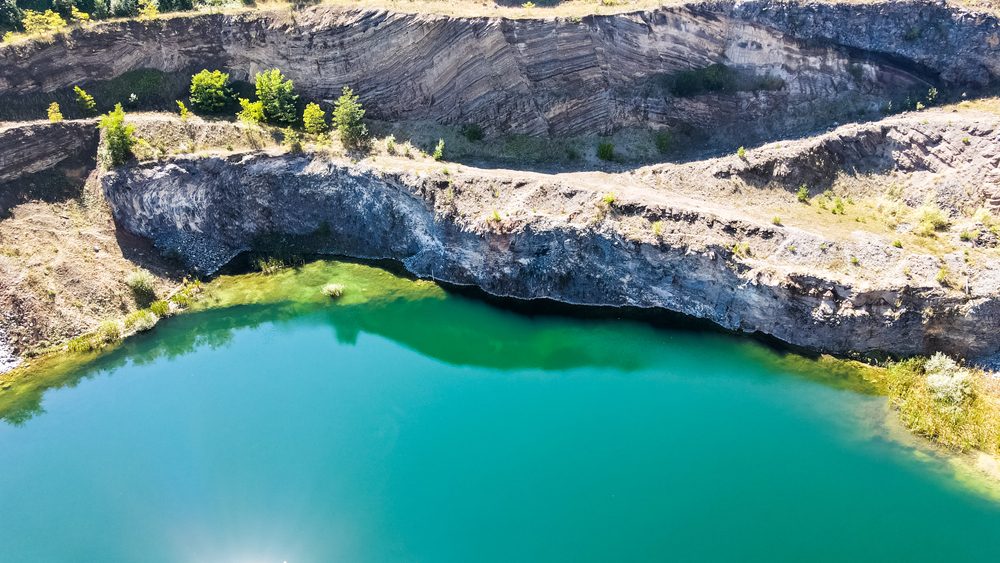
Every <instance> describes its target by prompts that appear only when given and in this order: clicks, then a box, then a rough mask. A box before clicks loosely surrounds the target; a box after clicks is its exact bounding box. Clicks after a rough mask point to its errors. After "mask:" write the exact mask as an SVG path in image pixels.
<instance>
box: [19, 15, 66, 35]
mask: <svg viewBox="0 0 1000 563" xmlns="http://www.w3.org/2000/svg"><path fill="white" fill-rule="evenodd" d="M21 25H22V26H23V27H24V32H25V33H27V34H28V35H40V34H43V33H50V32H53V31H59V30H60V29H62V28H64V27H66V20H64V19H62V16H60V15H59V14H57V13H55V12H53V11H52V10H45V11H44V12H36V11H34V10H25V11H24V19H22V20H21Z"/></svg>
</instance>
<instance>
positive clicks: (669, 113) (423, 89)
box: [0, 0, 1000, 140]
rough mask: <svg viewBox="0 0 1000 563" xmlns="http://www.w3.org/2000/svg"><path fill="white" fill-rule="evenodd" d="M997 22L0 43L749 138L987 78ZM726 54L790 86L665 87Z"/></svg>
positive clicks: (477, 27) (4, 76)
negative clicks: (274, 73) (677, 91)
mask: <svg viewBox="0 0 1000 563" xmlns="http://www.w3.org/2000/svg"><path fill="white" fill-rule="evenodd" d="M914 29H916V30H918V31H917V32H914V31H912V30H914ZM998 33H1000V28H998V23H997V19H996V17H994V16H988V15H982V14H972V13H969V12H967V11H964V10H963V9H960V8H956V7H948V6H944V5H942V4H936V3H926V2H890V3H881V2H880V3H874V4H854V3H851V4H847V5H836V4H834V5H830V4H826V3H820V4H799V3H782V2H774V1H773V0H767V1H754V2H736V3H733V2H728V1H723V2H705V3H700V4H690V5H686V6H682V7H664V8H661V9H658V10H653V11H648V12H637V13H631V14H622V15H613V16H589V17H585V18H583V19H582V20H580V21H570V20H565V19H544V20H543V19H539V20H506V19H495V18H494V19H491V18H450V17H446V16H431V15H413V14H394V13H387V12H383V11H346V12H345V11H340V10H338V9H335V8H330V7H315V8H311V9H307V10H303V11H296V12H295V13H294V15H290V14H289V13H287V12H255V13H243V14H236V15H226V14H211V15H200V16H194V17H178V18H169V19H161V20H155V21H123V22H113V23H108V24H102V25H98V26H95V27H93V28H91V29H78V30H74V31H73V32H71V33H70V34H68V36H66V37H64V38H57V39H56V40H55V41H54V42H51V43H42V42H37V43H31V44H26V45H10V46H0V95H3V94H6V95H10V94H11V93H32V92H50V91H53V90H56V89H60V88H67V87H69V86H70V85H73V84H77V83H82V82H85V81H89V80H97V79H110V78H114V77H116V76H120V75H121V74H123V73H125V72H127V71H129V70H135V69H139V68H155V69H160V70H163V71H168V72H189V71H190V70H192V69H195V68H198V69H200V68H203V67H209V68H212V67H215V66H218V67H222V68H226V69H228V70H230V71H231V72H232V74H233V75H234V77H235V78H240V79H245V78H248V77H249V76H252V74H253V73H255V72H257V71H260V70H263V69H267V68H271V67H278V68H281V69H282V70H283V71H284V72H285V73H286V74H287V75H288V76H289V77H291V78H292V79H294V80H295V83H296V86H297V88H298V89H299V90H300V91H301V92H302V93H303V94H304V95H306V96H308V97H311V98H316V99H326V100H330V99H332V98H334V97H336V95H337V94H338V93H339V91H340V88H341V87H342V86H344V85H352V86H353V87H354V88H355V89H356V90H357V91H358V92H359V93H360V94H361V96H362V98H363V100H364V101H365V103H366V104H367V106H368V108H369V111H370V116H372V117H379V118H384V119H389V120H398V119H407V120H419V119H432V120H437V121H440V122H444V123H452V124H460V123H466V122H475V123H480V124H482V125H484V126H486V127H487V128H491V129H498V130H509V131H514V132H521V133H531V134H554V135H562V134H571V133H581V132H604V131H609V130H612V129H615V128H618V127H621V126H627V125H635V124H643V125H645V124H654V125H657V124H659V125H665V126H679V125H683V126H688V127H693V128H695V129H696V130H698V131H702V132H708V133H711V134H714V135H716V136H723V135H724V136H729V137H736V138H738V139H740V140H743V139H752V138H754V137H774V136H780V135H788V134H791V133H795V132H802V131H805V130H809V129H811V128H815V127H822V126H826V125H828V124H829V123H830V122H832V121H835V120H839V121H845V120H849V119H855V118H857V116H858V115H859V113H862V114H863V113H865V112H871V111H873V110H875V109H877V108H879V107H880V106H881V105H883V104H884V103H886V102H887V101H888V100H889V99H891V98H893V97H899V96H902V95H903V93H904V92H908V91H911V90H923V91H924V92H926V90H927V88H928V86H929V85H930V84H937V85H939V86H941V87H942V88H944V87H963V88H964V87H969V86H982V85H985V84H987V83H990V82H993V81H995V80H996V79H997V77H998V76H1000V46H998V42H997V34H998ZM719 62H721V63H725V64H727V65H729V66H731V67H732V68H734V69H735V70H736V71H737V72H739V73H740V75H741V77H742V78H741V80H744V81H746V82H748V83H752V82H754V81H759V80H761V79H764V78H772V79H780V81H783V85H782V86H781V88H779V89H777V90H768V89H764V90H760V89H758V90H756V91H744V92H738V93H732V94H717V93H715V94H703V95H700V96H694V97H685V98H678V97H676V96H673V95H672V94H670V92H669V91H667V90H664V89H663V88H662V87H660V86H659V85H658V84H659V80H660V79H661V78H662V77H664V76H670V75H672V74H674V73H676V72H678V71H681V70H685V69H692V68H699V67H704V66H706V65H709V64H712V63H719ZM749 89H750V90H754V89H753V88H749Z"/></svg>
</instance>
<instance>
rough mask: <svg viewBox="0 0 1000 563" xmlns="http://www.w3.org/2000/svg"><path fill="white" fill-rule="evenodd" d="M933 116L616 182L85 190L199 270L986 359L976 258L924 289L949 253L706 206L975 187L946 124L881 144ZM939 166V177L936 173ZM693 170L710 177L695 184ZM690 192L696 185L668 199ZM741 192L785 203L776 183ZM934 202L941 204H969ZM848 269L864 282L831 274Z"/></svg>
mask: <svg viewBox="0 0 1000 563" xmlns="http://www.w3.org/2000/svg"><path fill="white" fill-rule="evenodd" d="M948 119H950V118H949V117H948V116H947V114H938V115H935V116H932V119H931V120H929V121H930V122H929V123H927V124H925V123H922V122H920V121H917V120H915V119H912V118H911V119H909V120H905V119H897V120H892V121H890V122H888V123H886V124H879V125H866V126H851V127H849V128H846V129H844V130H841V131H838V132H835V133H832V134H830V135H828V136H825V137H824V138H822V139H820V140H817V141H802V142H799V143H793V144H792V145H793V146H791V147H785V148H782V149H778V148H774V147H772V148H764V149H761V151H760V152H761V154H760V155H752V156H751V157H750V158H748V161H740V160H739V159H736V158H735V157H727V158H723V159H718V160H713V161H708V162H701V163H694V164H690V165H684V166H680V167H678V166H669V165H667V166H660V167H653V168H651V169H648V170H641V171H639V172H638V173H633V174H623V175H618V176H608V175H604V174H599V173H578V174H555V175H546V174H532V173H523V172H518V173H514V172H511V171H490V170H480V169H468V168H467V169H464V170H463V171H461V172H460V173H457V174H456V173H455V172H449V173H448V174H443V173H440V172H437V171H434V170H430V171H429V170H427V169H414V168H413V167H411V166H409V165H407V164H405V163H404V162H402V161H399V162H397V163H396V164H395V165H393V164H389V165H387V166H386V167H373V166H372V164H371V163H367V164H365V163H363V164H361V165H351V164H349V163H346V162H340V161H337V160H336V159H333V160H331V159H330V158H329V157H324V156H321V155H317V156H313V157H309V156H274V155H265V154H236V155H231V156H229V157H226V158H176V159H171V160H169V161H167V162H162V163H149V164H145V165H141V166H137V167H133V168H126V169H121V170H118V171H115V172H113V173H110V174H108V175H107V176H105V177H104V180H103V181H104V190H105V193H106V195H107V198H108V201H109V202H110V204H111V207H112V210H113V213H114V215H115V217H116V219H117V221H118V222H119V224H120V225H122V226H123V227H124V228H126V229H127V230H129V231H131V232H133V233H136V234H139V235H141V236H144V237H148V238H149V239H151V240H153V241H154V242H155V243H156V245H157V246H158V247H159V248H160V249H161V250H163V251H168V252H171V253H174V254H176V255H178V256H181V257H183V258H184V259H185V260H187V262H188V264H189V266H190V267H192V268H195V269H198V270H200V271H202V272H212V271H214V270H215V269H217V268H219V267H220V266H221V265H223V264H224V263H225V262H226V261H228V260H229V259H230V258H232V257H233V256H234V255H236V254H237V253H239V252H241V251H243V250H248V249H262V248H267V245H268V244H269V241H270V240H272V239H274V238H275V237H282V238H285V239H286V242H287V240H288V237H291V240H292V241H293V242H294V243H295V244H297V245H299V249H300V250H304V251H311V252H326V253H335V254H344V255H350V256H356V257H365V258H393V259H397V260H400V261H401V262H402V263H403V264H404V265H405V266H406V267H407V268H408V269H409V270H410V271H412V272H413V273H415V274H418V275H420V276H426V277H432V278H435V279H439V280H444V281H448V282H451V283H456V284H470V285H476V286H478V287H480V288H482V289H484V290H486V291H487V292H490V293H493V294H497V295H503V296H512V297H519V298H525V299H530V298H539V297H546V298H550V299H556V300H559V301H563V302H568V303H577V304H588V305H612V306H622V305H628V306H636V307H660V308H665V309H669V310H673V311H678V312H681V313H685V314H689V315H693V316H696V317H700V318H704V319H709V320H711V321H713V322H715V323H718V324H719V325H721V326H723V327H726V328H730V329H734V330H742V331H747V332H762V333H766V334H770V335H773V336H775V337H777V338H779V339H781V340H784V341H786V342H789V343H792V344H797V345H801V346H806V347H810V348H813V349H816V350H824V351H830V352H839V353H846V352H876V351H891V352H894V353H901V354H914V353H927V352H930V351H934V350H946V351H949V352H952V353H958V354H961V355H964V356H976V355H983V354H989V353H993V352H995V351H997V350H998V349H1000V340H998V339H997V338H996V333H997V330H1000V267H998V266H997V264H996V263H995V261H993V262H986V263H982V264H977V265H976V266H975V268H974V269H973V270H972V271H971V272H970V273H969V276H968V280H967V282H966V284H965V285H966V287H965V288H964V289H963V290H961V291H957V290H954V289H949V288H947V287H943V286H942V285H941V284H940V283H937V282H935V281H934V278H935V273H936V272H938V271H939V268H941V264H946V265H947V266H948V267H951V268H953V269H954V271H956V272H957V271H960V270H961V269H962V268H963V267H964V266H963V263H962V260H963V258H962V253H961V251H956V252H954V253H953V254H949V255H947V256H943V257H934V256H931V255H929V254H926V253H925V252H924V251H921V250H919V249H915V250H912V251H911V250H906V251H901V250H899V249H896V248H893V246H891V245H890V243H889V240H887V239H885V238H884V237H880V236H875V235H874V234H872V233H870V232H865V231H848V232H845V233H843V234H839V235H836V238H835V237H834V236H832V235H831V234H830V231H824V230H822V229H819V228H818V227H814V226H813V225H811V223H814V222H817V219H812V218H811V217H812V216H813V215H812V214H813V213H814V212H815V213H821V211H820V210H819V209H817V208H814V207H805V206H802V204H795V203H793V204H792V205H793V206H794V205H799V206H800V207H803V208H804V209H805V210H806V211H807V212H808V214H806V215H803V217H802V218H801V220H800V221H798V223H797V224H796V226H783V225H775V224H771V222H769V221H767V220H766V219H765V220H759V219H757V218H756V217H755V212H754V211H753V210H752V209H749V208H747V209H737V208H736V207H739V206H738V205H736V206H734V205H733V204H731V203H728V204H727V197H728V199H729V200H735V198H736V196H733V195H730V196H726V195H725V194H732V193H733V190H738V189H750V188H748V187H746V184H745V183H743V181H742V180H738V181H737V180H733V179H731V178H727V177H726V172H737V173H735V174H731V176H733V177H736V176H739V174H747V175H750V176H754V177H755V178H756V180H755V181H766V182H778V183H779V185H780V184H781V183H782V182H784V181H786V180H789V179H791V178H792V177H794V176H795V175H796V174H798V173H799V172H796V171H801V170H803V169H805V168H808V166H806V165H805V163H807V162H811V163H813V164H818V165H821V167H823V166H826V167H827V169H828V170H829V172H830V173H831V174H836V173H838V172H840V171H843V170H848V169H858V168H864V167H870V166H872V165H873V163H875V164H876V165H877V166H878V167H879V169H880V170H882V171H883V172H886V171H895V172H899V173H907V174H909V173H910V172H914V173H915V171H919V172H920V173H925V172H926V173H937V172H940V171H941V170H942V169H943V168H944V167H948V168H949V169H954V170H961V172H962V173H963V174H965V175H966V177H967V178H968V179H969V180H970V181H972V182H976V181H979V180H981V179H982V178H983V175H984V174H988V173H990V170H988V169H987V168H988V167H983V166H980V164H982V161H981V159H976V158H970V156H971V153H969V152H968V150H967V149H966V148H964V147H968V146H970V145H971V144H972V142H973V141H971V140H969V142H968V143H964V142H959V141H957V140H956V141H955V143H956V144H955V145H953V144H952V143H951V142H950V141H951V140H952V138H955V139H959V138H961V135H968V134H969V133H968V131H965V130H962V129H958V128H956V129H955V130H954V131H947V130H946V132H945V133H943V134H939V136H938V139H937V141H928V142H926V143H924V144H920V145H916V146H914V147H913V149H912V151H911V152H907V151H895V150H893V146H894V144H895V143H897V142H898V138H900V137H906V136H910V137H916V136H920V135H923V136H924V137H927V138H931V137H933V136H932V135H928V133H930V132H933V131H935V130H938V131H940V130H941V128H944V127H946V125H945V124H946V120H948ZM923 121H925V122H926V121H928V120H923ZM967 125H968V129H970V130H971V129H975V130H976V131H978V133H979V135H977V136H976V137H975V143H976V144H975V147H976V148H977V149H978V148H984V147H986V146H987V144H988V143H989V142H992V141H993V140H994V139H993V137H994V134H995V133H994V132H995V131H997V127H996V120H995V119H992V121H991V122H987V123H979V122H972V123H970V124H967ZM969 150H971V149H969ZM985 150H987V153H988V152H989V151H988V148H986V149H985ZM963 151H965V152H966V154H965V156H964V157H952V156H949V155H953V154H956V153H962V152H963ZM990 154H994V156H996V155H995V153H990ZM916 155H923V158H924V160H923V161H921V162H923V163H925V164H926V163H935V166H938V169H937V172H932V171H931V170H930V169H929V168H928V167H927V166H925V165H924V164H921V163H920V162H917V161H916ZM949 159H950V160H951V161H952V163H953V164H954V166H951V165H945V164H941V163H946V162H948V161H949ZM380 161H381V158H380ZM826 161H831V163H829V164H827V162H826ZM966 165H968V167H967V168H963V166H966ZM706 170H709V171H713V170H714V171H716V172H722V173H721V174H720V173H717V174H715V175H714V176H709V178H706V174H705V171H706ZM907 170H909V171H910V172H906V171H907ZM869 172H870V169H869ZM762 176H767V178H762ZM713 177H714V178H715V179H714V180H713V179H711V178H713ZM916 177H917V176H913V178H916ZM908 178H910V176H905V177H903V176H901V177H900V178H899V179H901V181H903V182H904V183H905V181H906V180H907V179H908ZM665 179H666V180H668V181H669V184H667V185H666V186H665V187H661V186H663V184H664V180H665ZM694 183H700V184H702V186H703V187H701V188H690V189H688V188H684V186H685V185H688V184H691V185H693V184H694ZM740 186H744V188H740ZM696 189H700V190H703V191H702V192H700V194H701V195H699V192H696V191H693V190H696ZM685 190H688V191H685ZM609 193H612V194H613V197H610V198H609V196H608V194H609ZM713 193H714V194H717V195H716V196H712V195H711V194H713ZM755 193H760V194H761V196H760V197H761V198H767V197H772V198H788V196H787V195H782V194H783V193H785V192H783V191H782V190H781V189H779V190H778V192H777V193H776V194H771V195H770V196H768V195H766V194H765V193H764V192H755ZM719 196H721V197H719ZM987 196H988V194H985V193H982V194H977V195H976V196H975V197H976V198H978V199H979V200H980V201H985V200H986V198H987ZM751 197H753V198H754V199H756V196H753V195H752V194H751ZM944 197H945V200H946V201H945V203H948V201H947V200H948V197H949V196H947V194H946V195H945V196H944ZM953 197H954V200H953V202H954V203H956V204H958V200H959V198H962V197H971V196H968V195H965V196H963V195H962V194H960V193H956V194H954V196H953ZM765 209H766V206H765ZM803 213H805V212H803ZM751 248H752V249H753V250H752V252H751V251H750V249H751ZM990 252H992V251H990ZM849 258H850V262H855V261H856V263H858V264H865V268H864V269H862V268H860V267H852V266H849V265H847V264H849V262H848V259H849ZM831 261H833V262H837V263H842V264H845V265H847V266H846V267H843V268H842V267H831V266H830V263H831Z"/></svg>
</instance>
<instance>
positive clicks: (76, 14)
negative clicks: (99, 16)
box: [69, 6, 90, 23]
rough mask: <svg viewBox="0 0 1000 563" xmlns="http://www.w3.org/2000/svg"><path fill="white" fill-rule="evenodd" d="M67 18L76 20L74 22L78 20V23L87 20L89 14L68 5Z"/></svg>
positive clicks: (88, 19)
mask: <svg viewBox="0 0 1000 563" xmlns="http://www.w3.org/2000/svg"><path fill="white" fill-rule="evenodd" d="M69 19H71V20H73V21H76V22H80V23H83V22H89V21H90V14H88V13H86V12H82V11H80V9H79V8H77V7H76V6H70V7H69Z"/></svg>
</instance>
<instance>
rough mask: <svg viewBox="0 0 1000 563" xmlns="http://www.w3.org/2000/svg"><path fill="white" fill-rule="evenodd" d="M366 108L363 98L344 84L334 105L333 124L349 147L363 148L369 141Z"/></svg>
mask: <svg viewBox="0 0 1000 563" xmlns="http://www.w3.org/2000/svg"><path fill="white" fill-rule="evenodd" d="M364 117H365V109H364V107H362V106H361V100H360V99H359V98H358V95H357V94H355V93H354V90H351V89H350V88H349V87H347V86H344V89H343V90H342V91H341V94H340V97H339V98H337V101H336V102H335V103H334V107H333V126H334V127H335V128H336V129H337V134H338V135H340V141H341V142H342V143H344V146H345V147H347V148H349V149H361V148H363V147H364V146H365V145H366V144H367V143H368V127H367V126H366V125H365V123H364Z"/></svg>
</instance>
